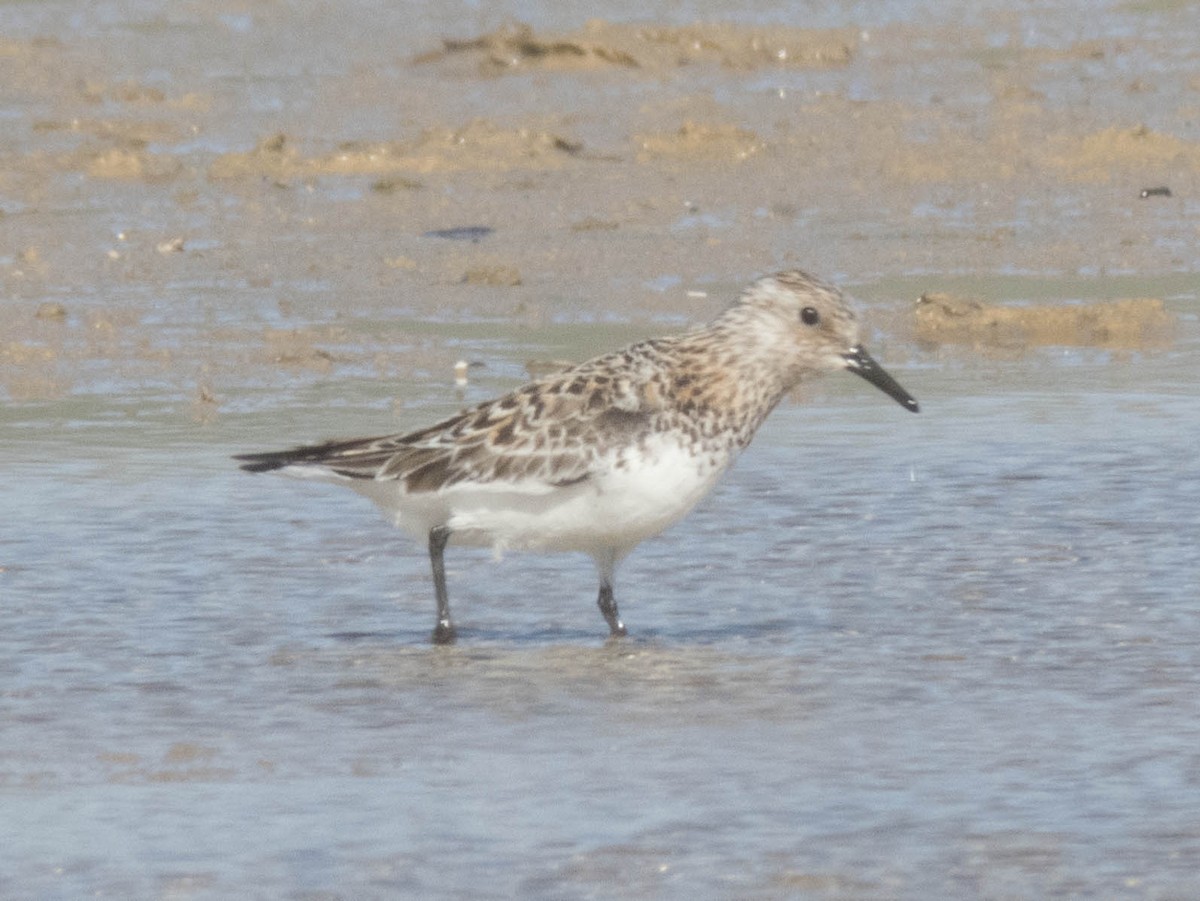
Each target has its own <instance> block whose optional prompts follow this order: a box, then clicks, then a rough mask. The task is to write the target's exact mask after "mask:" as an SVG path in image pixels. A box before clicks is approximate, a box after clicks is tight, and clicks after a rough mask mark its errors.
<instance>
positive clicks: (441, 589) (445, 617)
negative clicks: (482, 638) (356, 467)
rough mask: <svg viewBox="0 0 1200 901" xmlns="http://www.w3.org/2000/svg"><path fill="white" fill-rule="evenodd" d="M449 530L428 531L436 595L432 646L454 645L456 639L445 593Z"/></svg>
mask: <svg viewBox="0 0 1200 901" xmlns="http://www.w3.org/2000/svg"><path fill="white" fill-rule="evenodd" d="M449 540H450V530H449V529H448V528H446V527H445V526H434V527H433V528H432V529H430V530H429V562H430V563H431V564H432V565H433V590H434V593H435V594H436V595H437V625H436V626H434V627H433V643H434V644H454V639H455V638H457V637H458V635H457V633H456V631H455V629H454V623H453V622H451V620H450V596H449V594H447V592H446V561H445V551H446V542H447V541H449Z"/></svg>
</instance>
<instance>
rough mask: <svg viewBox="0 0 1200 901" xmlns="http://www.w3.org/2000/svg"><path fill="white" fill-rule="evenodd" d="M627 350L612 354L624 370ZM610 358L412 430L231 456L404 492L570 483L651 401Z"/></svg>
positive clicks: (632, 434) (648, 410) (653, 408)
mask: <svg viewBox="0 0 1200 901" xmlns="http://www.w3.org/2000/svg"><path fill="white" fill-rule="evenodd" d="M629 353H630V351H625V352H623V354H622V355H621V358H622V361H623V363H624V365H625V366H626V367H628V365H629V363H630V362H632V361H631V360H630V359H629V358H628V356H627V355H628V354H629ZM616 357H617V355H612V356H611V357H602V358H600V359H598V360H595V361H593V362H591V363H585V364H582V365H581V366H578V367H575V368H574V369H570V370H567V371H565V372H562V373H558V374H555V375H552V376H549V377H547V378H545V379H541V380H539V381H537V382H533V383H531V384H529V385H526V386H525V387H523V388H520V389H518V390H517V391H514V392H512V393H511V394H508V395H505V396H504V397H501V398H498V399H496V400H493V401H489V402H488V403H484V404H480V405H479V406H478V407H475V408H474V409H471V410H467V411H465V412H463V413H460V414H458V415H456V416H452V417H450V418H449V419H446V420H443V421H442V422H439V423H437V424H435V425H432V426H430V427H428V428H425V429H421V430H420V431H417V432H411V433H409V434H405V435H385V436H381V437H377V438H360V439H353V440H349V441H330V442H327V443H325V444H318V445H311V446H307V447H298V448H294V449H292V450H287V451H278V452H272V453H265V454H246V455H243V456H240V457H238V458H237V459H239V460H241V461H242V468H243V469H246V470H249V471H251V472H265V471H268V470H272V469H281V468H283V467H288V466H299V467H304V466H315V467H319V468H322V469H325V470H328V471H330V472H333V473H336V474H338V475H341V476H345V477H348V478H356V479H382V480H387V479H395V480H402V481H404V482H405V485H406V487H407V489H408V490H409V491H413V492H419V491H436V490H438V489H440V488H445V487H449V486H451V485H455V484H459V483H461V482H475V483H494V482H498V481H506V482H514V483H517V482H520V483H525V484H526V485H527V486H529V485H539V484H540V485H543V486H545V487H546V488H547V489H549V488H552V487H557V486H562V485H570V484H575V483H578V482H582V481H583V480H585V479H587V478H588V477H589V475H591V473H592V472H593V471H594V468H595V466H596V464H597V461H598V460H599V459H600V458H601V456H602V455H604V454H605V453H606V452H607V451H608V450H609V449H610V448H612V447H613V446H614V445H618V444H620V445H624V444H628V443H630V442H632V441H636V440H637V438H638V436H639V435H642V434H645V433H647V432H648V431H649V429H650V424H651V417H652V416H653V414H654V413H655V412H657V409H658V406H659V405H658V403H657V402H656V400H657V398H658V394H657V393H656V392H654V391H653V390H648V389H647V387H646V385H647V382H646V380H645V379H640V378H638V377H637V376H636V374H635V375H632V376H631V374H630V373H629V370H628V369H626V371H625V372H624V373H623V374H622V375H620V376H616V375H614V374H613V370H612V364H613V363H614V362H617V360H616V359H615V358H616ZM634 371H635V373H636V372H637V370H636V368H635V370H634Z"/></svg>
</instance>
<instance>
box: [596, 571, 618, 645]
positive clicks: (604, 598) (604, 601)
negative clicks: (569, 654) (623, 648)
mask: <svg viewBox="0 0 1200 901" xmlns="http://www.w3.org/2000/svg"><path fill="white" fill-rule="evenodd" d="M596 603H597V604H598V605H599V606H600V612H601V613H603V614H604V621H605V622H606V623H608V631H609V633H610V637H612V638H620V637H621V636H622V635H624V634H625V624H624V623H623V622H621V614H620V613H618V612H617V599H616V598H614V597H613V588H612V582H611V581H610V580H609V579H608V578H607V577H606V576H601V577H600V597H599V598H597V599H596Z"/></svg>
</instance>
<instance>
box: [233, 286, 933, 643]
mask: <svg viewBox="0 0 1200 901" xmlns="http://www.w3.org/2000/svg"><path fill="white" fill-rule="evenodd" d="M836 370H847V371H849V372H852V373H854V374H856V375H859V376H862V377H863V378H864V379H866V380H867V381H868V382H870V383H871V384H872V385H875V386H876V387H877V388H879V389H880V390H882V391H883V392H884V393H885V394H887V395H888V396H889V397H891V398H893V399H894V400H895V401H897V402H898V403H899V404H900V405H901V406H903V407H905V408H906V409H908V410H911V411H912V412H914V413H915V412H917V410H918V407H917V402H916V401H915V400H914V399H913V398H912V396H911V395H909V394H908V392H907V391H905V390H904V389H903V388H902V387H901V386H900V384H899V383H898V382H897V381H896V380H895V379H893V378H892V377H891V376H890V375H889V374H888V373H887V372H886V371H885V370H884V369H883V368H882V367H881V366H880V365H879V364H878V363H876V362H875V360H874V359H873V358H872V357H871V355H870V354H868V353H867V351H866V349H865V348H864V347H863V346H862V344H861V342H860V340H859V327H858V321H857V319H856V317H855V314H854V311H853V309H852V308H851V306H850V304H849V303H848V302H847V300H846V298H845V297H844V296H843V295H842V293H841V292H840V291H839V290H838V289H837V288H836V287H834V286H833V285H831V284H829V283H828V282H825V281H822V280H821V279H819V278H816V277H814V276H812V275H809V274H808V273H806V272H801V271H799V270H791V271H787V272H779V273H776V274H775V275H768V276H765V277H763V278H760V279H758V280H757V281H755V282H753V283H752V284H751V285H749V287H747V288H746V289H745V290H744V291H743V292H742V293H741V295H740V296H738V297H737V299H736V300H735V301H734V302H733V303H732V304H731V305H730V306H729V307H727V308H726V309H725V310H724V311H723V312H722V313H720V314H719V315H718V316H717V317H716V318H715V319H713V320H712V321H711V322H709V323H708V324H707V325H702V326H699V327H697V328H694V329H692V330H690V331H687V332H683V333H682V334H678V335H673V336H670V337H665V338H654V339H651V340H648V341H642V342H640V343H638V344H633V345H630V346H629V347H626V348H624V349H623V350H618V351H614V352H612V353H609V354H605V355H603V356H600V357H596V358H595V359H592V360H588V361H587V362H585V363H580V364H578V365H577V366H573V367H571V368H569V369H566V370H564V371H561V372H556V373H554V374H552V375H548V376H545V377H544V378H540V379H537V380H535V381H533V382H530V383H529V384H527V385H525V386H524V387H521V388H518V389H517V390H515V391H513V392H511V393H509V394H506V395H504V396H503V397H499V398H496V399H495V400H490V401H487V402H485V403H482V404H479V405H478V406H476V407H474V408H472V409H469V410H466V411H464V412H461V413H458V414H457V415H455V416H451V417H450V418H449V419H445V420H443V421H441V422H439V423H436V424H435V425H432V426H429V427H428V428H424V429H419V430H418V431H415V432H409V433H407V434H399V435H384V436H382V437H375V438H354V439H350V440H347V441H328V442H325V443H323V444H313V445H307V446H302V447H296V448H293V449H291V450H283V451H270V452H267V453H255V454H243V455H239V456H238V457H236V459H237V460H239V461H241V463H242V468H243V469H245V470H247V471H249V472H268V471H272V470H280V471H282V472H285V473H287V474H289V475H297V476H304V477H312V478H318V479H324V480H326V481H331V482H337V483H339V484H342V485H346V486H348V487H350V488H353V489H354V490H355V491H357V492H359V493H360V494H363V495H366V496H367V497H368V498H370V499H371V500H373V501H374V502H375V503H376V504H378V505H379V507H380V508H382V510H383V512H384V513H385V514H386V515H387V516H388V517H390V518H391V519H392V520H393V521H394V522H395V524H396V525H398V526H400V527H401V528H403V529H405V530H407V531H408V532H411V533H412V534H413V535H415V536H417V537H418V538H419V539H422V540H425V541H427V542H428V547H429V559H430V563H431V566H432V569H433V585H434V594H435V596H436V600H437V623H436V626H435V627H434V630H433V641H434V643H435V644H449V643H451V642H453V641H454V640H455V638H456V629H455V626H454V622H453V620H452V619H451V616H450V601H449V595H448V593H447V590H446V568H445V561H444V554H445V549H446V545H447V544H448V543H450V542H454V543H456V544H457V543H461V544H464V545H482V546H492V547H493V548H495V549H496V550H497V551H498V552H499V551H502V550H504V549H507V548H514V549H527V550H541V551H583V552H584V553H587V554H590V555H591V557H592V559H593V560H595V562H596V568H597V571H598V573H599V577H600V593H599V597H598V599H597V603H598V605H599V607H600V612H601V613H602V614H603V615H604V619H605V621H606V622H607V623H608V628H609V633H610V635H611V636H614V637H616V636H621V635H624V634H625V631H626V630H625V624H624V623H623V622H622V621H621V616H620V614H619V612H618V609H617V600H616V597H615V596H614V594H613V575H614V572H615V570H616V567H617V564H618V563H619V562H620V561H621V560H622V559H623V558H624V557H625V556H626V555H627V554H629V552H630V551H632V550H633V548H634V547H636V546H637V545H638V544H639V543H640V542H642V541H643V540H645V539H647V538H649V537H651V536H653V535H657V534H658V533H660V532H662V531H663V530H664V529H666V528H667V527H668V526H670V525H672V524H673V523H675V522H677V521H678V520H679V519H681V518H682V517H683V516H684V515H685V514H687V513H688V511H690V510H691V509H692V508H693V507H694V506H695V505H696V503H697V502H698V501H699V500H700V499H701V498H703V497H704V496H705V495H706V494H707V493H708V492H709V491H710V490H711V489H712V487H713V486H714V485H715V484H716V482H717V481H718V479H720V477H721V476H722V474H724V472H725V471H726V470H727V469H728V468H729V466H730V464H731V463H732V462H733V460H734V459H735V458H736V456H737V455H738V453H739V452H740V451H741V450H742V449H743V448H744V447H746V445H748V444H749V443H750V441H751V439H752V438H753V437H754V433H755V432H756V431H757V430H758V427H759V426H760V425H761V424H762V422H763V420H764V419H766V417H767V415H768V414H769V413H770V412H771V411H772V410H773V409H774V408H775V406H776V405H777V404H778V403H779V401H780V400H781V399H782V398H783V396H784V395H785V394H786V393H787V392H788V391H789V390H790V389H792V388H793V387H795V386H796V385H797V384H799V383H800V382H803V381H806V380H809V379H812V378H814V377H816V376H819V375H822V374H824V373H827V372H833V371H836Z"/></svg>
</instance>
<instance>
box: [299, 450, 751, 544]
mask: <svg viewBox="0 0 1200 901" xmlns="http://www.w3.org/2000/svg"><path fill="white" fill-rule="evenodd" d="M731 460H732V457H731V456H730V455H726V454H717V455H713V456H709V455H705V456H704V457H703V458H698V457H696V456H695V455H694V454H693V453H692V452H691V450H690V449H689V448H685V447H684V446H683V443H682V442H681V441H680V440H679V436H676V435H671V434H664V435H658V436H656V437H653V438H651V439H650V440H649V441H648V442H647V444H646V450H645V452H644V453H643V454H640V455H636V456H631V457H629V458H628V464H627V465H626V466H625V467H623V468H616V467H615V466H612V465H609V464H607V463H603V462H602V463H599V464H598V465H597V468H596V470H595V471H594V472H593V473H592V475H591V476H590V477H589V478H587V479H585V480H584V481H582V482H579V483H577V484H574V485H565V486H562V487H555V486H553V485H549V484H547V483H546V482H542V481H537V480H522V481H516V482H509V481H497V482H484V483H475V482H469V481H467V482H460V483H458V484H456V485H451V486H450V487H448V488H445V489H442V490H440V491H426V492H417V493H415V494H410V493H408V492H407V491H406V490H405V486H404V483H403V482H402V481H396V480H385V481H377V480H372V479H350V478H347V477H345V476H339V475H337V474H336V473H333V472H330V471H329V470H326V469H323V468H320V467H313V466H290V467H287V468H286V469H285V470H284V471H285V472H286V473H287V474H288V475H295V476H303V477H308V478H319V479H324V480H326V481H334V482H337V483H338V484H341V485H345V486H347V487H350V488H353V489H355V490H356V491H358V492H359V493H360V494H363V495H364V496H366V497H369V498H370V499H371V500H373V501H374V502H375V503H376V504H377V505H378V506H379V507H380V508H381V509H382V510H383V512H384V513H385V514H386V515H387V516H388V517H389V518H390V519H392V520H393V521H394V522H395V523H396V525H398V526H400V527H401V528H403V529H405V530H406V531H408V532H410V533H412V534H413V535H414V536H416V537H417V538H420V539H421V540H424V539H425V538H427V536H428V534H429V530H430V529H431V528H433V527H434V526H438V525H446V526H448V527H449V528H450V531H451V538H450V540H451V543H453V544H465V545H473V546H481V547H492V548H493V549H495V550H496V551H497V552H501V551H504V550H507V549H514V550H540V551H583V552H585V553H588V554H591V555H592V556H594V557H597V558H598V562H599V558H609V559H611V560H612V561H614V562H615V561H616V560H619V559H621V558H622V557H624V556H625V555H626V554H627V553H629V551H631V550H632V549H633V548H634V547H635V546H636V545H637V544H639V543H640V542H642V541H644V540H645V539H647V538H650V537H651V536H654V535H657V534H658V533H660V532H662V531H663V530H664V529H666V528H667V527H668V526H670V525H672V524H674V523H675V522H677V521H678V520H679V519H681V518H682V517H683V516H684V515H686V514H687V513H688V511H690V510H691V509H692V508H693V507H694V506H695V505H696V504H697V503H698V502H699V501H700V499H701V498H703V497H704V496H705V495H706V494H707V493H708V492H709V491H710V490H711V489H712V487H713V485H714V484H715V483H716V482H717V480H718V479H719V478H720V477H721V475H722V474H723V473H724V472H725V470H726V469H727V468H728V466H729V463H730V462H731Z"/></svg>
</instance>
